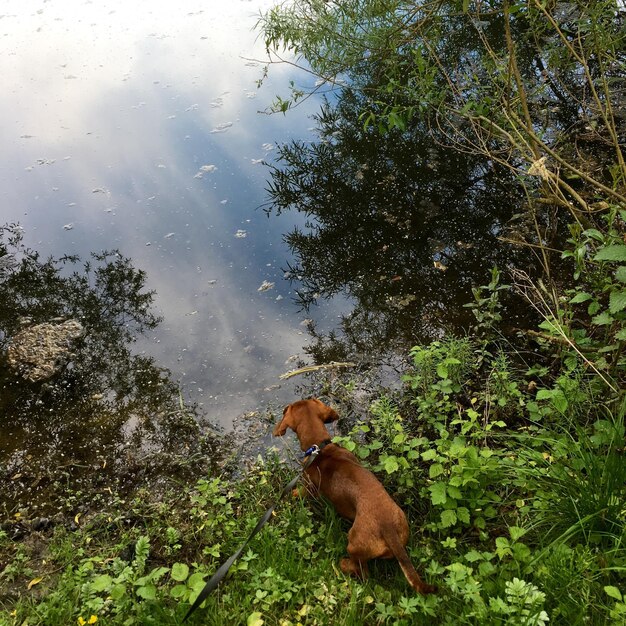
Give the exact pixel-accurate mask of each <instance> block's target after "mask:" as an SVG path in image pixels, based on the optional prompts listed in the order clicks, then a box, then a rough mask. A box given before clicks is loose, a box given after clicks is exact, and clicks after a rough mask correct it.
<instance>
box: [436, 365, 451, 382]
mask: <svg viewBox="0 0 626 626" xmlns="http://www.w3.org/2000/svg"><path fill="white" fill-rule="evenodd" d="M437 376H439V378H448V368H447V367H446V366H445V365H444V364H443V363H439V364H438V365H437Z"/></svg>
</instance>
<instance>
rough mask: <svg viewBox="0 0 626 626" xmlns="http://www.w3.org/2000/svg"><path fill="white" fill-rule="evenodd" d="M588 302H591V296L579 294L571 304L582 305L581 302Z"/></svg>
mask: <svg viewBox="0 0 626 626" xmlns="http://www.w3.org/2000/svg"><path fill="white" fill-rule="evenodd" d="M587 300H591V295H590V294H588V293H585V292H583V293H577V294H576V295H575V296H574V297H573V298H572V299H571V300H570V304H580V303H581V302H587Z"/></svg>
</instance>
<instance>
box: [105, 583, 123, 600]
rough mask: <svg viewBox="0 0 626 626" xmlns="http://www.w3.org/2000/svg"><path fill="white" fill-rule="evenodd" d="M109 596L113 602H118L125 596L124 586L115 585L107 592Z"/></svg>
mask: <svg viewBox="0 0 626 626" xmlns="http://www.w3.org/2000/svg"><path fill="white" fill-rule="evenodd" d="M109 595H110V596H111V599H112V600H113V601H114V602H119V601H120V600H121V599H122V598H123V597H124V596H125V595H126V585H123V584H121V583H120V584H118V585H115V586H114V587H113V588H112V589H111V591H110V592H109Z"/></svg>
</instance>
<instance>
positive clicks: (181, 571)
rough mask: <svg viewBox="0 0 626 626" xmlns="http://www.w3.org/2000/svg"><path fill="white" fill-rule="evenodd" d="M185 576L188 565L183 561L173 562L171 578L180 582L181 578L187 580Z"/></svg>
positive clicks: (187, 574) (187, 572) (187, 571)
mask: <svg viewBox="0 0 626 626" xmlns="http://www.w3.org/2000/svg"><path fill="white" fill-rule="evenodd" d="M187 576H189V566H188V565H186V564H185V563H174V565H172V578H173V579H174V580H177V581H178V582H182V581H183V580H187Z"/></svg>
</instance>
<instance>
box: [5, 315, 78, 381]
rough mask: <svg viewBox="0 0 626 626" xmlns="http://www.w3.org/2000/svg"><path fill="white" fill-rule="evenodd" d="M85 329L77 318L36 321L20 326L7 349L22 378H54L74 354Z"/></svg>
mask: <svg viewBox="0 0 626 626" xmlns="http://www.w3.org/2000/svg"><path fill="white" fill-rule="evenodd" d="M83 332H84V329H83V327H82V325H81V324H80V323H79V322H77V321H76V320H67V321H66V322H63V323H62V324H50V323H48V322H46V323H43V324H36V325H34V326H28V327H27V328H24V329H23V330H20V331H19V332H18V333H17V334H16V335H15V336H14V337H13V339H12V340H11V343H10V344H9V348H8V351H7V358H8V362H9V365H10V366H11V368H12V369H13V370H15V371H16V372H17V373H18V374H19V375H20V376H22V378H25V379H26V380H30V381H31V382H39V381H42V380H47V379H48V378H51V377H52V376H54V375H55V374H56V373H58V372H59V371H60V370H61V369H63V367H64V365H65V363H66V362H67V361H68V359H69V358H70V356H71V348H72V344H73V343H74V342H75V341H76V339H78V338H79V337H80V336H81V335H82V334H83Z"/></svg>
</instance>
